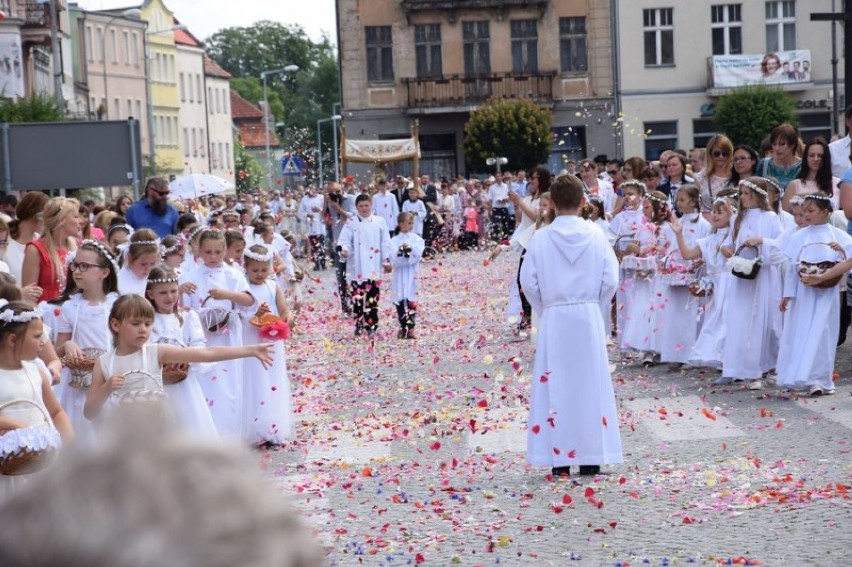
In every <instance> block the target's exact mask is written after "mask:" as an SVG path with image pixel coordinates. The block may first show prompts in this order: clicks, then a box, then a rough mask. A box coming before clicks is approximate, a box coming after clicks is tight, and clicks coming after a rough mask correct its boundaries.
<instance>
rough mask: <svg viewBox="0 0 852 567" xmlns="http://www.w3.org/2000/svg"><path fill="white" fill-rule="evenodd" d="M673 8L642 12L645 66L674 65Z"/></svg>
mask: <svg viewBox="0 0 852 567" xmlns="http://www.w3.org/2000/svg"><path fill="white" fill-rule="evenodd" d="M673 11H674V9H673V8H654V9H652V10H642V19H643V29H644V31H645V66H646V67H655V66H660V65H674V24H673V20H672V12H673Z"/></svg>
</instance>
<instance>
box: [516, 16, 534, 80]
mask: <svg viewBox="0 0 852 567" xmlns="http://www.w3.org/2000/svg"><path fill="white" fill-rule="evenodd" d="M509 30H510V34H511V37H512V72H513V73H519V74H522V73H535V72H537V71H538V27H537V25H536V21H535V20H512V21H511V22H509Z"/></svg>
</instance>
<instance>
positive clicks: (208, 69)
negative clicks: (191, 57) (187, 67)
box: [204, 54, 231, 79]
mask: <svg viewBox="0 0 852 567" xmlns="http://www.w3.org/2000/svg"><path fill="white" fill-rule="evenodd" d="M204 74H205V75H207V76H208V77H220V78H222V79H230V78H231V74H230V73H229V72H227V71H225V70H224V69H222V67H220V66H219V64H218V63H216V62H215V61H213V60H212V59H210V58H209V57H208V56H207V55H206V54H205V55H204Z"/></svg>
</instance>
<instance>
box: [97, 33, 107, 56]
mask: <svg viewBox="0 0 852 567" xmlns="http://www.w3.org/2000/svg"><path fill="white" fill-rule="evenodd" d="M98 48H99V51H100V56H99V57H98V61H100V62H101V63H104V62H105V59H104V29H103V28H98Z"/></svg>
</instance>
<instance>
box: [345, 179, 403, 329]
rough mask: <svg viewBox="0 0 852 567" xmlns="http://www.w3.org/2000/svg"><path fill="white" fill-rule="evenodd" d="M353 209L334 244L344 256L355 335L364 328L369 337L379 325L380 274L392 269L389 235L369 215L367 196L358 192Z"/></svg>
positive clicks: (381, 222)
mask: <svg viewBox="0 0 852 567" xmlns="http://www.w3.org/2000/svg"><path fill="white" fill-rule="evenodd" d="M355 210H356V214H355V216H354V217H352V218H350V219H349V220H348V221H347V222H346V225H345V226H344V227H343V230H341V231H340V238H338V240H337V245H338V246H339V247H340V257H341V258H344V259H346V274H347V278H348V280H349V282H350V284H351V287H352V312H353V313H354V314H355V335H360V334H361V333H362V332H363V331H365V330H366V331H367V334H368V335H371V336H372V335H374V334H375V333H376V330H377V329H378V326H379V293H380V287H379V286H380V283H381V282H380V280H381V274H382V272H384V273H389V272H390V271H391V269H392V268H391V263H390V255H389V253H388V249H389V247H388V241H389V240H390V234H388V227H387V225H386V224H385V220H384V219H383V218H382V217H380V216H376V215H374V214H371V211H372V210H373V203H372V201H371V200H370V196H369V195H358V198H357V199H356V200H355Z"/></svg>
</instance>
